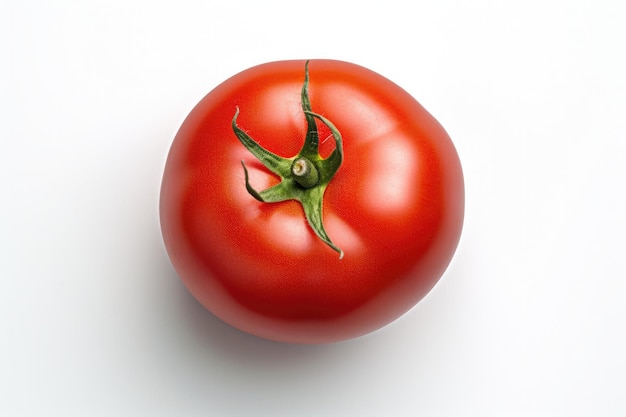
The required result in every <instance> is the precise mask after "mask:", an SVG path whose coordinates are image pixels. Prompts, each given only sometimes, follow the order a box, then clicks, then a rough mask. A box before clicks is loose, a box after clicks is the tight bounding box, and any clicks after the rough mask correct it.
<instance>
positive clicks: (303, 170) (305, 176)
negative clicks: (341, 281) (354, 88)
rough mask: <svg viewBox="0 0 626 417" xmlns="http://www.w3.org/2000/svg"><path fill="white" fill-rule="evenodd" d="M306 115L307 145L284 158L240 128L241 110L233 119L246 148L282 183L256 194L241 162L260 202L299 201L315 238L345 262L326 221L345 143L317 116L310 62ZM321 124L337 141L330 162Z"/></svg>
mask: <svg viewBox="0 0 626 417" xmlns="http://www.w3.org/2000/svg"><path fill="white" fill-rule="evenodd" d="M301 100H302V112H303V113H304V117H305V119H306V123H307V131H306V136H305V140H304V145H303V146H302V149H300V152H298V154H297V155H296V156H294V157H291V158H284V157H281V156H278V155H276V154H274V153H272V152H270V151H269V150H267V149H265V148H263V147H262V146H261V145H259V144H258V142H256V141H255V140H254V139H252V138H251V137H250V136H249V135H248V134H247V133H246V132H244V131H243V130H241V129H240V128H239V126H237V117H238V116H239V107H237V108H236V110H235V115H234V116H233V119H232V128H233V131H234V132H235V135H236V136H237V138H238V139H239V141H240V142H241V144H242V145H243V146H245V147H246V149H247V150H248V151H250V153H252V154H253V155H254V156H255V157H256V158H257V159H258V160H259V161H260V162H261V163H262V164H263V166H265V167H266V168H267V169H268V170H270V171H271V172H273V173H274V174H276V175H277V176H279V177H280V179H281V181H280V182H279V183H278V184H276V185H274V186H272V187H270V188H267V189H265V190H263V191H257V190H255V189H254V188H253V187H252V186H251V185H250V181H249V174H248V169H247V168H246V164H245V163H244V161H243V160H242V161H241V165H242V166H243V170H244V174H245V182H246V189H247V190H248V193H250V195H251V196H252V197H254V198H255V199H257V200H258V201H261V202H264V203H278V202H281V201H286V200H296V201H298V202H299V203H300V204H301V205H302V208H303V209H304V215H305V217H306V220H307V222H308V224H309V226H310V227H311V229H313V231H314V232H315V234H316V235H317V236H318V237H319V238H320V239H321V240H322V241H323V242H324V243H326V244H327V245H328V246H330V247H331V248H332V249H333V250H335V251H336V252H338V253H339V259H341V258H343V251H342V250H341V249H339V248H338V247H337V246H336V245H335V244H334V243H333V242H332V241H331V240H330V238H329V237H328V234H327V233H326V230H325V229H324V223H323V219H322V217H323V216H322V213H323V202H324V192H325V191H326V188H327V187H328V184H329V183H330V181H331V179H332V178H333V177H334V175H335V174H336V173H337V170H338V169H339V167H340V166H341V163H342V161H343V142H342V138H341V133H339V131H338V130H337V128H336V127H335V126H334V125H333V123H332V122H331V121H330V120H328V119H326V118H325V117H324V116H322V115H320V114H317V113H314V112H313V111H312V109H311V102H310V100H309V61H307V62H306V64H305V67H304V84H303V85H302V91H301ZM317 120H319V121H321V122H322V123H323V124H324V125H326V126H327V127H328V129H329V130H330V132H331V133H332V136H333V139H334V140H335V149H334V150H333V151H332V152H331V153H330V155H329V156H328V157H327V158H325V159H324V158H322V156H321V155H320V153H319V133H318V129H317Z"/></svg>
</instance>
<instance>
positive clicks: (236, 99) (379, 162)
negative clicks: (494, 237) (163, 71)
mask: <svg viewBox="0 0 626 417" xmlns="http://www.w3.org/2000/svg"><path fill="white" fill-rule="evenodd" d="M305 76H308V85H307V83H305ZM307 100H308V103H307V102H306V101H307ZM316 132H318V133H317V136H316V137H313V136H315V135H316ZM307 135H309V136H311V135H312V136H311V137H308V136H307ZM307 137H308V139H306V138H307ZM246 138H248V139H249V140H248V146H244V141H245V140H247V139H246ZM316 139H318V141H319V154H318V153H317V147H316V145H317V142H316ZM257 142H258V144H257ZM303 149H306V152H304V150H303ZM301 151H302V152H301ZM303 152H304V155H305V156H308V159H310V160H311V163H312V165H313V166H314V167H317V168H319V179H317V182H315V179H314V180H312V184H313V185H306V186H300V185H298V184H296V183H295V182H294V180H293V178H292V176H294V178H295V175H296V172H297V171H300V170H301V169H302V168H303V167H302V166H297V167H295V166H292V167H291V168H289V167H288V165H286V164H288V163H289V164H291V163H293V161H294V157H295V156H296V155H302V154H303ZM259 155H260V156H263V155H272V156H271V157H270V159H271V158H274V159H272V160H271V161H269V162H268V161H264V162H263V161H260V160H259V159H258V156H259ZM305 159H307V158H305ZM242 161H243V162H242ZM274 162H275V163H276V164H279V165H280V164H282V165H280V166H281V167H282V168H280V167H278V168H276V167H274V169H271V168H272V167H271V166H270V165H271V164H272V163H274ZM339 163H340V165H339ZM242 164H243V166H242ZM332 164H334V165H338V168H337V167H330V168H329V166H328V165H332ZM294 165H297V164H295V163H294ZM268 166H270V167H269V168H268ZM285 166H287V168H286V169H284V167H285ZM246 169H247V170H246ZM281 169H282V171H281ZM331 171H334V172H331ZM277 173H278V175H277ZM281 173H282V174H281ZM283 174H284V175H283ZM246 176H248V178H249V186H248V187H247V186H246V184H247V179H246ZM279 184H281V185H279ZM285 184H286V185H285ZM283 186H284V187H286V189H287V191H285V190H279V191H280V192H286V193H287V194H285V195H283V194H279V197H281V198H276V200H277V201H278V202H263V201H259V200H258V199H257V198H258V197H259V194H263V196H262V197H265V198H267V197H268V195H269V194H271V193H272V191H269V192H265V191H263V190H266V189H268V188H270V187H274V190H276V189H277V188H281V187H283ZM255 193H256V195H255ZM283 197H284V198H283ZM289 198H295V199H289ZM305 198H310V199H311V200H313V201H312V202H311V201H309V202H307V203H301V202H300V201H298V199H305ZM267 199H268V200H271V198H267ZM281 200H285V201H281ZM322 202H323V207H322ZM307 204H308V206H309V208H308V213H307V215H306V216H305V210H303V208H306V207H307ZM316 209H321V210H320V211H319V212H316ZM463 213H464V185H463V174H462V170H461V165H460V162H459V158H458V155H457V152H456V150H455V148H454V145H453V144H452V142H451V140H450V138H449V136H448V135H447V133H446V132H445V130H444V129H443V128H442V127H441V125H440V124H439V123H438V122H437V121H436V120H435V119H434V118H433V117H432V116H431V115H430V114H429V113H428V112H427V111H426V110H425V109H424V108H423V107H422V106H421V105H420V104H419V103H418V102H417V101H416V100H415V99H414V98H412V97H411V96H410V95H409V94H408V93H407V92H406V91H404V90H403V89H402V88H400V87H399V86H397V85H396V84H394V83H393V82H391V81H389V80H388V79H386V78H384V77H382V76H381V75H379V74H377V73H375V72H372V71H370V70H368V69H365V68H363V67H360V66H357V65H354V64H350V63H346V62H341V61H331V60H312V61H310V63H309V65H308V69H307V70H305V62H304V61H281V62H272V63H268V64H263V65H259V66H256V67H253V68H250V69H248V70H246V71H243V72H241V73H239V74H237V75H235V76H233V77H232V78H230V79H228V80H226V81H225V82H224V83H222V84H221V85H219V86H218V87H217V88H215V89H214V90H213V91H211V92H210V93H209V94H208V95H206V96H205V97H204V98H203V99H202V100H201V101H200V103H198V105H197V106H196V107H195V108H194V109H193V110H192V111H191V113H190V114H189V116H188V117H187V119H186V120H185V122H184V123H183V125H182V127H181V128H180V131H179V132H178V134H177V135H176V138H175V139H174V142H173V144H172V148H171V150H170V153H169V156H168V159H167V163H166V167H165V173H164V177H163V183H162V189H161V200H160V217H161V226H162V232H163V238H164V241H165V245H166V248H167V251H168V253H169V256H170V258H171V261H172V263H173V265H174V268H175V269H176V271H177V273H178V274H179V275H180V277H181V279H182V281H183V282H184V284H185V285H186V286H187V288H188V289H189V291H190V292H191V293H192V294H193V295H194V296H195V297H196V298H197V299H198V300H199V301H200V303H202V304H203V305H204V306H205V307H206V308H207V309H209V310H210V311H211V312H212V313H213V314H215V315H216V316H217V317H219V318H221V319H222V320H224V321H225V322H227V323H229V324H231V325H232V326H234V327H237V328H239V329H241V330H243V331H246V332H249V333H252V334H255V335H257V336H261V337H264V338H268V339H272V340H277V341H282V342H291V343H328V342H336V341H341V340H346V339H349V338H353V337H357V336H360V335H363V334H366V333H368V332H371V331H373V330H376V329H378V328H380V327H382V326H384V325H386V324H388V323H390V322H391V321H393V320H394V319H396V318H398V317H399V316H401V315H402V314H404V313H405V312H406V311H408V310H409V309H410V308H412V307H413V306H414V305H415V304H416V303H417V302H418V301H419V300H420V299H422V298H423V297H424V296H425V295H426V294H427V293H428V292H429V291H430V290H431V289H432V288H433V286H434V285H435V284H436V283H437V281H438V280H439V278H440V277H441V276H442V274H443V273H444V271H445V269H446V268H447V266H448V264H449V262H450V260H451V258H452V256H453V254H454V251H455V250H456V247H457V244H458V241H459V238H460V234H461V229H462V224H463ZM316 216H317V217H316ZM307 220H308V221H307ZM316 226H317V228H316ZM324 237H326V238H327V239H324ZM340 253H341V255H340Z"/></svg>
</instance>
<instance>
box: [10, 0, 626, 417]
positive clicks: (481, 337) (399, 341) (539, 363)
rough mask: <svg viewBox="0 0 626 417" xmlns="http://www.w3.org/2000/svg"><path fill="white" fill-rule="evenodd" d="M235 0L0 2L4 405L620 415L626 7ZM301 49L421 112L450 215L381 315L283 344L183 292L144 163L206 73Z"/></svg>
mask: <svg viewBox="0 0 626 417" xmlns="http://www.w3.org/2000/svg"><path fill="white" fill-rule="evenodd" d="M247 3H249V4H247ZM247 3H246V2H243V1H242V2H237V1H233V2H229V1H219V2H215V1H214V2H211V1H197V2H190V1H177V2H161V1H130V2H127V1H113V2H112V1H93V2H80V1H74V2H72V1H56V2H46V1H35V0H33V1H21V2H17V1H4V2H2V5H0V52H1V57H2V61H3V62H2V65H1V66H0V86H1V94H0V106H1V107H0V122H1V123H0V126H1V128H2V137H1V140H2V147H1V148H0V149H1V151H0V187H1V188H0V190H1V194H0V196H1V197H0V198H1V201H0V259H1V264H0V274H1V280H0V338H1V343H0V415H6V416H30V415H38V416H57V415H58V416H89V415H103V416H105V415H106V416H111V415H116V416H139V415H152V416H158V415H164V416H173V415H181V416H196V415H197V416H383V415H385V416H508V415H515V416H517V415H532V416H537V415H547V416H548V415H549V416H568V417H571V416H590V415H596V416H618V415H620V416H623V415H626V398H625V397H624V393H625V392H626V377H625V375H626V359H625V354H624V352H626V336H625V333H626V332H625V319H626V303H625V302H624V296H625V294H626V279H625V278H626V268H625V266H624V262H623V256H624V249H625V245H624V236H625V235H626V219H625V217H626V199H625V198H624V189H625V186H624V184H625V183H626V167H625V161H626V76H625V74H626V52H625V51H626V50H625V48H624V40H625V39H626V25H624V21H626V12H625V7H626V6H625V4H626V3H624V2H620V1H594V2H591V1H571V0H564V1H550V0H549V1H545V0H542V1H528V2H493V1H472V2H465V1H438V2H414V3H410V2H404V1H401V2H400V1H385V2H383V3H382V5H377V6H374V5H372V6H368V5H367V2H362V3H361V2H339V1H315V2H309V3H307V2H299V1H285V2H277V1H264V2H247ZM357 4H362V6H360V7H359V6H357ZM410 4H413V5H410ZM409 5H410V6H409ZM319 57H325V58H335V59H342V60H346V61H351V62H355V63H358V64H361V65H364V66H367V67H369V68H371V69H373V70H375V71H378V72H380V73H382V74H383V75H385V76H387V77H388V78H390V79H392V80H394V81H395V82H397V83H398V84H400V85H402V86H403V87H404V88H405V89H407V90H408V91H409V92H411V93H412V94H413V95H414V96H415V97H416V98H417V99H418V100H419V101H420V102H422V104H424V105H425V106H426V108H428V109H429V110H430V111H431V112H432V113H433V114H434V115H435V117H437V118H438V119H439V120H440V121H441V123H442V124H443V125H444V126H445V127H446V129H447V130H448V131H449V133H450V135H451V136H452V138H453V140H454V141H455V144H456V146H457V148H458V151H459V153H460V156H461V159H462V162H463V165H464V169H465V175H466V183H467V184H466V185H467V212H466V213H467V220H466V225H465V229H464V234H463V237H462V240H461V244H460V247H459V250H458V252H457V254H456V257H455V258H454V261H453V263H452V265H451V266H450V268H449V270H448V272H447V273H446V274H445V276H444V278H443V280H442V281H441V282H440V284H439V285H438V286H437V287H436V288H435V290H433V292H431V294H430V295H429V296H428V297H427V298H426V299H425V300H424V301H423V302H422V303H420V304H419V305H418V306H417V307H416V308H414V309H413V310H411V311H410V312H409V313H408V314H407V315H405V316H404V317H402V318H401V319H400V320H398V321H397V322H395V323H393V324H392V325H390V326H388V327H387V328H385V329H383V330H381V331H378V332H376V333H374V334H371V335H368V336H366V337H363V338H360V339H357V340H354V341H350V342H346V343H342V344H337V345H330V346H317V347H305V346H288V345H279V344H275V343H271V342H266V341H263V340H259V339H256V338H254V337H251V336H247V335H245V334H242V333H239V332H237V331H235V330H232V329H231V328H229V327H228V326H226V325H224V324H222V323H221V322H219V321H217V320H216V319H214V318H212V316H211V315H209V314H208V313H206V312H205V311H204V310H203V309H202V308H201V307H200V306H199V305H198V304H197V303H196V302H195V301H194V300H193V299H192V298H191V297H190V296H189V295H188V293H187V292H186V290H185V289H184V288H183V286H182V284H180V282H179V281H178V279H177V277H176V275H175V274H174V272H173V270H172V268H171V266H170V264H169V261H168V259H167V256H166V254H165V251H164V248H163V245H162V241H161V236H160V230H159V224H158V220H157V199H158V192H159V185H160V176H161V172H162V168H163V165H164V162H165V157H166V153H167V151H168V148H169V146H170V143H171V141H172V138H173V136H174V134H175V132H176V130H177V129H178V127H179V126H180V123H181V122H182V120H183V118H184V117H185V116H186V114H187V113H188V112H189V111H190V110H191V108H192V107H193V106H194V105H195V104H196V102H197V101H198V100H199V99H200V98H201V97H202V96H203V95H204V94H206V93H207V92H208V91H209V90H210V89H212V88H213V87H214V86H216V85H217V84H218V83H220V82H221V81H223V80H224V79H225V78H227V77H229V76H231V75H233V74H235V73H236V72H238V71H240V70H243V69H245V68H247V67H250V66H252V65H255V64H259V63H262V62H266V61H271V60H277V59H288V58H319Z"/></svg>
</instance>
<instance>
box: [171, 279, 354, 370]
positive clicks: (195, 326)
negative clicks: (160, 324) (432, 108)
mask: <svg viewBox="0 0 626 417" xmlns="http://www.w3.org/2000/svg"><path fill="white" fill-rule="evenodd" d="M172 279H176V280H178V277H173V278H172ZM179 284H180V285H177V288H178V289H177V291H178V294H177V295H176V299H177V301H176V302H177V304H178V307H177V308H176V311H177V313H176V314H177V317H176V320H175V321H176V322H178V323H179V324H181V325H182V327H184V328H185V330H186V331H185V332H184V336H185V337H186V340H182V341H181V343H193V344H196V345H197V346H196V347H197V348H199V349H200V350H206V351H207V353H208V354H211V355H214V356H217V357H218V358H219V359H220V360H224V361H233V362H236V363H237V364H246V365H248V366H251V367H271V368H274V369H275V368H276V367H288V366H289V364H290V363H292V362H297V363H299V364H300V365H302V364H304V363H307V362H308V363H310V362H315V361H317V360H326V359H328V355H329V354H334V353H336V352H337V351H338V350H343V349H342V347H341V346H342V345H343V344H342V343H338V344H334V345H295V344H287V343H280V342H274V341H271V340H266V339H262V338H259V337H257V336H253V335H250V334H248V333H245V332H243V331H240V330H238V329H236V328H234V327H232V326H230V325H229V324H227V323H225V322H224V321H222V320H221V319H219V318H217V317H216V316H214V315H213V314H212V313H211V312H209V311H208V310H207V309H206V308H205V307H204V306H202V305H201V304H200V303H199V302H198V301H197V300H196V299H195V298H194V297H193V296H192V295H191V294H190V293H189V292H188V291H187V289H186V288H185V287H184V286H183V285H182V283H180V281H179ZM333 352H334V353H333Z"/></svg>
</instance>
